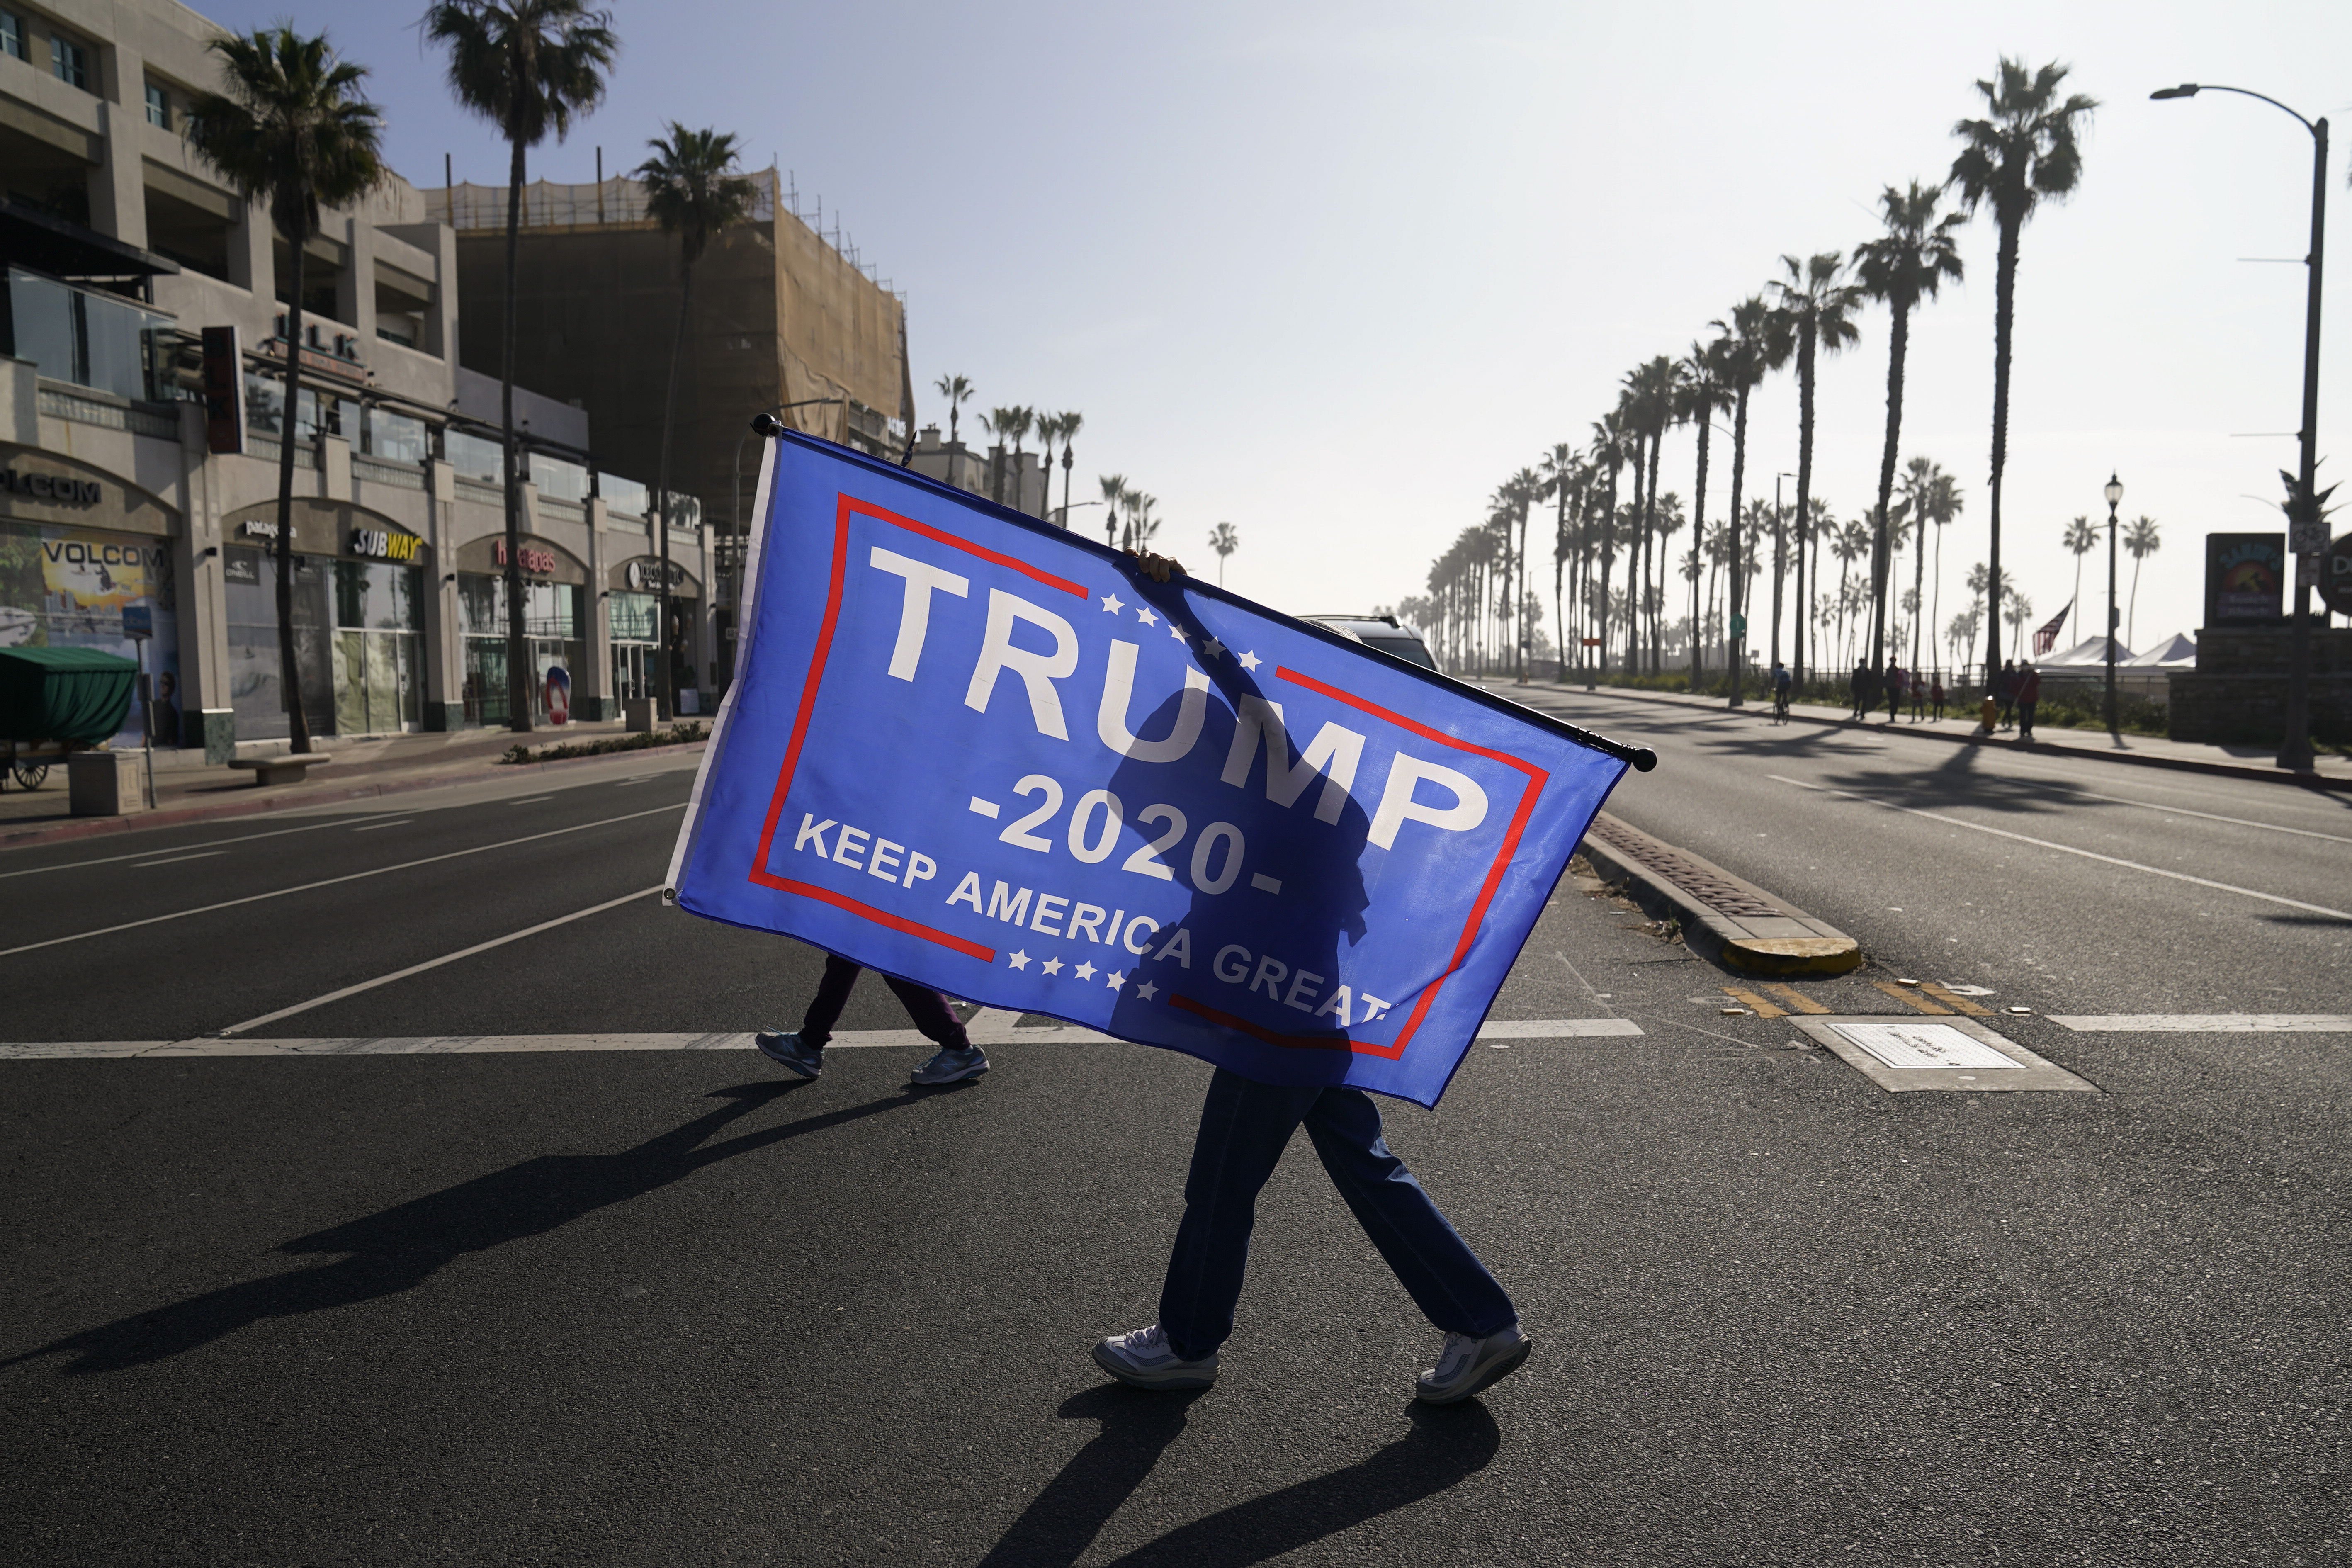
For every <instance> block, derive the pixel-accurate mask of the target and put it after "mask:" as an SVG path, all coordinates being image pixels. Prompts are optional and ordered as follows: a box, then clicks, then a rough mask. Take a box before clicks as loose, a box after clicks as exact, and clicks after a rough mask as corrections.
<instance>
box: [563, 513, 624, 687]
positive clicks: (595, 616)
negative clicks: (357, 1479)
mask: <svg viewBox="0 0 2352 1568" xmlns="http://www.w3.org/2000/svg"><path fill="white" fill-rule="evenodd" d="M581 510H583V513H584V514H585V515H586V517H587V519H588V607H587V614H588V651H587V654H586V655H585V656H584V658H585V662H586V664H587V666H588V668H585V669H575V670H573V671H572V705H573V706H574V707H576V708H577V709H579V710H580V717H581V718H583V719H615V718H618V717H619V716H620V712H621V710H620V704H619V702H618V701H617V700H615V699H614V695H613V604H612V600H611V598H610V597H609V596H608V595H610V594H611V593H612V589H611V588H610V587H608V586H607V584H609V583H610V582H611V580H612V563H611V562H610V561H609V560H607V559H606V558H605V554H604V498H603V497H602V496H590V497H589V498H588V501H587V504H586V505H585V506H584V507H583V508H582V509H581Z"/></svg>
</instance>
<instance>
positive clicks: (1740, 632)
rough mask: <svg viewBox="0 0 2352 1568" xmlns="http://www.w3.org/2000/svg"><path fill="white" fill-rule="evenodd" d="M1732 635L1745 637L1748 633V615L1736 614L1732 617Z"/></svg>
mask: <svg viewBox="0 0 2352 1568" xmlns="http://www.w3.org/2000/svg"><path fill="white" fill-rule="evenodd" d="M1731 635H1732V636H1733V637H1746V636H1747V635H1748V617H1747V616H1732V617H1731Z"/></svg>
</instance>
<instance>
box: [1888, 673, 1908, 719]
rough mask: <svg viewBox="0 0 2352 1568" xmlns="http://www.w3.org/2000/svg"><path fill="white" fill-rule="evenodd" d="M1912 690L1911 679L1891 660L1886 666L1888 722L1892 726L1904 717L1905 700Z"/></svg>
mask: <svg viewBox="0 0 2352 1568" xmlns="http://www.w3.org/2000/svg"><path fill="white" fill-rule="evenodd" d="M1910 689H1911V677H1910V676H1909V674H1908V673H1906V671H1905V670H1904V668H1903V667H1902V666H1901V665H1899V664H1896V663H1895V662H1893V661H1892V660H1889V661H1888V663H1887V666H1886V721H1887V722H1888V723H1890V724H1893V723H1895V722H1897V721H1900V720H1901V719H1902V717H1903V699H1904V698H1905V697H1906V696H1907V695H1908V694H1909V692H1910Z"/></svg>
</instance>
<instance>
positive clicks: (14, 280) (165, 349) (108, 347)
mask: <svg viewBox="0 0 2352 1568" xmlns="http://www.w3.org/2000/svg"><path fill="white" fill-rule="evenodd" d="M8 326H9V337H10V341H9V342H6V343H5V344H0V349H5V352H7V353H12V354H14V355H15V356H16V358H18V359H24V360H30V361H32V362H33V363H35V364H37V365H38V366H40V370H41V374H42V375H43V376H45V377H47V379H48V380H50V381H61V382H70V383H71V384H74V385H76V386H87V387H91V388H93V389H95V390H97V391H100V392H110V393H112V394H113V395H115V396H117V397H121V398H127V399H131V400H132V401H152V402H163V401H166V395H165V394H163V393H162V392H159V391H158V385H157V384H158V382H159V380H161V379H163V378H161V377H159V375H158V374H157V371H158V368H159V367H167V366H168V363H169V357H170V347H171V344H172V343H173V342H176V341H177V326H178V319H177V318H176V317H173V316H168V315H165V314H164V313H163V312H162V311H160V310H148V309H147V308H146V307H145V306H143V305H138V304H133V303H132V302H131V301H130V300H125V299H123V298H121V296H120V295H115V294H106V293H100V292H98V291H96V290H94V289H77V288H75V287H74V286H73V285H72V284H70V283H60V282H58V280H57V279H54V278H47V277H44V276H42V275H41V274H40V273H37V272H32V271H27V270H26V268H22V267H11V268H8ZM159 334H160V335H162V337H163V342H161V343H159V342H157V341H156V340H157V337H158V335H159ZM173 434H174V435H176V434H177V432H176V431H174V432H173Z"/></svg>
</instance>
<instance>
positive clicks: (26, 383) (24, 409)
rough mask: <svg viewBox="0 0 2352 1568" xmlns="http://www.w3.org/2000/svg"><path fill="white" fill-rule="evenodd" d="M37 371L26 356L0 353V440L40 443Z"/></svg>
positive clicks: (33, 444) (36, 367) (38, 381)
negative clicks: (11, 355)
mask: <svg viewBox="0 0 2352 1568" xmlns="http://www.w3.org/2000/svg"><path fill="white" fill-rule="evenodd" d="M40 375H41V371H40V367H39V366H38V365H37V364H35V363H33V362H32V361H31V360H28V359H10V358H8V357H7V356H6V355H5V354H0V441H13V442H14V443H16V445H17V446H19V447H37V446H39V445H40V444H41V381H40Z"/></svg>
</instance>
